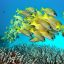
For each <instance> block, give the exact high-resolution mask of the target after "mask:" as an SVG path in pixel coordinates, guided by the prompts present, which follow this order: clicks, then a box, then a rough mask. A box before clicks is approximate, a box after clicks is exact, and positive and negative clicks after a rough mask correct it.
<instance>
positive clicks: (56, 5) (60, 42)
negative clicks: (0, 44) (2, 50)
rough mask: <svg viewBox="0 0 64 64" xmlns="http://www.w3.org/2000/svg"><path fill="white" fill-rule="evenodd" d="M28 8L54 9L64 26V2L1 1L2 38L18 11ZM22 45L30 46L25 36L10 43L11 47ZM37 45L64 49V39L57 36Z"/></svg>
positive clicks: (39, 0)
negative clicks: (63, 14) (63, 15)
mask: <svg viewBox="0 0 64 64" xmlns="http://www.w3.org/2000/svg"><path fill="white" fill-rule="evenodd" d="M26 7H34V8H37V9H41V8H42V7H49V8H53V9H54V10H55V11H56V12H57V14H58V16H57V19H58V20H60V21H61V22H62V23H63V24H64V19H63V18H62V12H63V11H64V0H0V35H1V36H2V35H3V34H4V32H5V30H6V26H9V24H10V19H12V18H13V15H14V14H15V13H16V9H17V8H19V9H25V8H26ZM22 43H25V44H26V43H27V44H30V43H32V42H30V41H29V38H28V37H27V36H24V35H20V38H19V39H17V40H16V41H15V42H13V43H9V46H10V47H11V46H14V45H18V44H22ZM34 44H35V45H43V44H46V45H50V46H56V47H58V48H64V37H62V36H61V33H60V34H59V35H56V38H55V39H54V40H53V41H51V40H48V39H46V41H45V42H41V41H40V42H37V43H34Z"/></svg>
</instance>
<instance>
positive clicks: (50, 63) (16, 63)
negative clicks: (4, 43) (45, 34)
mask: <svg viewBox="0 0 64 64" xmlns="http://www.w3.org/2000/svg"><path fill="white" fill-rule="evenodd" d="M0 64H64V49H58V48H56V47H50V46H46V45H43V46H42V47H40V46H35V45H33V44H32V45H30V46H26V45H25V44H23V45H22V46H15V47H13V48H0Z"/></svg>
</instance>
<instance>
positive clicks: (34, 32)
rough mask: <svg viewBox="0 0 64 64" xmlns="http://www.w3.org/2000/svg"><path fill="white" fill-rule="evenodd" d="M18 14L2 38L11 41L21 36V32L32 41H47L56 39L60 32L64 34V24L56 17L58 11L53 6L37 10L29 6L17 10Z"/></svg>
mask: <svg viewBox="0 0 64 64" xmlns="http://www.w3.org/2000/svg"><path fill="white" fill-rule="evenodd" d="M16 13H17V14H16V15H14V16H13V17H14V18H13V19H12V20H11V21H10V26H8V27H6V29H7V31H6V32H5V36H4V37H3V38H2V39H6V40H8V41H10V42H12V41H14V40H15V39H16V38H19V34H24V35H26V36H29V37H30V41H32V42H38V41H42V42H44V41H45V38H48V39H50V40H53V39H55V35H56V34H58V33H59V32H61V33H62V36H64V25H63V24H62V23H61V22H60V21H59V20H57V19H56V16H57V13H56V11H55V10H53V9H51V8H41V10H37V9H35V8H32V7H29V8H26V9H25V10H19V9H17V10H16Z"/></svg>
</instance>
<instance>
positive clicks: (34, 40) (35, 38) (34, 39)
mask: <svg viewBox="0 0 64 64" xmlns="http://www.w3.org/2000/svg"><path fill="white" fill-rule="evenodd" d="M30 41H32V42H37V41H39V39H38V38H37V37H34V38H32V39H31V40H30Z"/></svg>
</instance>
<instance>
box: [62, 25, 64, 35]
mask: <svg viewBox="0 0 64 64" xmlns="http://www.w3.org/2000/svg"><path fill="white" fill-rule="evenodd" d="M61 32H62V36H64V25H62V26H61Z"/></svg>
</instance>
